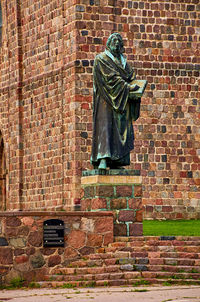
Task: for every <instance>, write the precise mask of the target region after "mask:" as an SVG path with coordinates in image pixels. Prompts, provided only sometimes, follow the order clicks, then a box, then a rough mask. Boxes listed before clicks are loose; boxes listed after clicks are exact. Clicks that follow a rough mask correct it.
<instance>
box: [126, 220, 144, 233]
mask: <svg viewBox="0 0 200 302" xmlns="http://www.w3.org/2000/svg"><path fill="white" fill-rule="evenodd" d="M129 234H130V236H142V235H143V224H142V223H131V224H130V225H129Z"/></svg>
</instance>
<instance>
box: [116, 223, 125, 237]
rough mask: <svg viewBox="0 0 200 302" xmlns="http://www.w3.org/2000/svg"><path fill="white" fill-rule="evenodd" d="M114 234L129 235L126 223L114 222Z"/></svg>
mask: <svg viewBox="0 0 200 302" xmlns="http://www.w3.org/2000/svg"><path fill="white" fill-rule="evenodd" d="M114 236H127V226H126V224H114Z"/></svg>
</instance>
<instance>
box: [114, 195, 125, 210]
mask: <svg viewBox="0 0 200 302" xmlns="http://www.w3.org/2000/svg"><path fill="white" fill-rule="evenodd" d="M126 208H127V200H126V199H125V198H115V199H111V200H110V209H111V210H120V209H126Z"/></svg>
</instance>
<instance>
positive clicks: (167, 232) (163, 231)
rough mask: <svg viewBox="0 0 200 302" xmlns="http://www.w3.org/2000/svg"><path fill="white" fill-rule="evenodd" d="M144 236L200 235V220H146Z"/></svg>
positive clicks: (144, 222)
mask: <svg viewBox="0 0 200 302" xmlns="http://www.w3.org/2000/svg"><path fill="white" fill-rule="evenodd" d="M143 231H144V236H200V220H165V221H158V220H144V221H143Z"/></svg>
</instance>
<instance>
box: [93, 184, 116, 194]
mask: <svg viewBox="0 0 200 302" xmlns="http://www.w3.org/2000/svg"><path fill="white" fill-rule="evenodd" d="M96 196H99V197H113V196H114V186H109V185H108V186H104V185H101V186H96Z"/></svg>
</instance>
